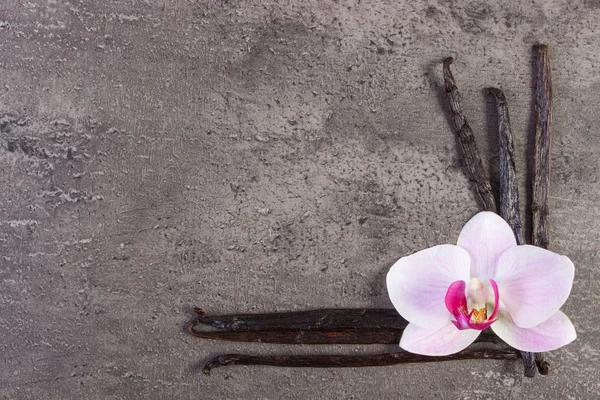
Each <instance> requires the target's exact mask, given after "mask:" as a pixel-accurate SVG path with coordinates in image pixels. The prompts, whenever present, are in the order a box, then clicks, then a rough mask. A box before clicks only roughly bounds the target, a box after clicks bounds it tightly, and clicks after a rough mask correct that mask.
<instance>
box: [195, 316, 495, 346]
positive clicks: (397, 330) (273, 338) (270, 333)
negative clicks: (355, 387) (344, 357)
mask: <svg viewBox="0 0 600 400" xmlns="http://www.w3.org/2000/svg"><path fill="white" fill-rule="evenodd" d="M196 313H197V314H198V317H197V318H196V319H195V320H193V321H192V322H190V323H189V324H188V330H189V332H190V333H191V334H192V335H194V336H196V337H200V338H203V339H213V340H225V341H232V342H261V343H277V344H398V343H399V342H400V338H401V337H402V332H403V331H404V328H405V327H406V325H408V322H407V321H406V320H405V319H403V318H402V317H401V316H400V315H398V312H397V311H396V310H394V309H385V308H384V309H324V310H309V311H298V312H287V313H285V312H284V313H271V314H236V315H215V316H209V315H206V314H205V313H204V311H203V310H202V309H199V308H198V309H196ZM477 341H478V342H487V343H496V344H499V343H502V342H501V341H500V340H498V339H497V337H496V336H494V335H492V334H490V333H489V332H484V333H483V334H482V335H480V337H479V338H478V340H477Z"/></svg>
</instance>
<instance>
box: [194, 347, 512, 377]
mask: <svg viewBox="0 0 600 400" xmlns="http://www.w3.org/2000/svg"><path fill="white" fill-rule="evenodd" d="M518 358H519V353H518V351H517V350H514V349H503V350H470V349H467V350H463V351H461V352H459V353H456V354H452V355H449V356H442V357H431V356H422V355H418V354H412V353H408V352H404V351H403V352H397V353H384V354H374V355H292V356H249V355H243V354H223V355H219V356H217V357H214V358H213V359H212V360H210V361H209V362H207V363H206V364H205V366H204V368H203V370H202V372H204V373H205V374H207V375H209V374H210V371H211V370H212V369H214V368H218V367H223V366H226V365H270V366H275V367H296V368H297V367H310V368H345V367H346V368H347V367H381V366H389V365H396V364H408V363H425V362H441V361H456V360H468V359H493V360H507V361H514V360H517V359H518Z"/></svg>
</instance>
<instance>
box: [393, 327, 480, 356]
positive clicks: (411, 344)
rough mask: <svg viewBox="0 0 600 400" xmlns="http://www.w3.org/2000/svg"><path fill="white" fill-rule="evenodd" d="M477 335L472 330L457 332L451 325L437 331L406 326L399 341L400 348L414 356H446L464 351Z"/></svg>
mask: <svg viewBox="0 0 600 400" xmlns="http://www.w3.org/2000/svg"><path fill="white" fill-rule="evenodd" d="M479 333H481V332H480V331H477V330H474V329H465V330H458V329H456V327H455V326H454V325H453V324H451V323H448V324H446V325H444V326H443V327H441V328H438V329H425V328H420V327H418V326H417V325H415V324H408V325H407V327H406V328H405V329H404V333H403V334H402V338H401V339H400V347H402V348H403V349H404V350H406V351H408V352H411V353H415V354H423V355H426V356H447V355H448V354H454V353H458V352H459V351H461V350H463V349H465V348H466V347H467V346H469V345H470V344H471V343H473V342H474V341H475V339H477V336H479Z"/></svg>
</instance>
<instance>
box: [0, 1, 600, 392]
mask: <svg viewBox="0 0 600 400" xmlns="http://www.w3.org/2000/svg"><path fill="white" fill-rule="evenodd" d="M599 17H600V2H599V1H598V0H586V1H575V2H571V1H566V0H564V1H561V0H548V1H542V0H534V1H529V2H518V1H516V0H507V1H506V2H496V1H494V2H492V1H487V2H479V1H453V2H446V1H441V0H439V1H408V0H403V1H387V2H383V1H348V2H346V1H318V0H314V1H308V0H307V1H292V0H290V1H279V2H278V1H273V2H263V1H235V0H231V1H194V0H130V1H118V0H102V1H101V0H97V1H83V0H73V1H66V0H54V1H52V0H47V1H44V0H31V1H24V0H3V1H2V2H1V3H0V79H1V80H0V83H1V85H0V117H1V119H0V130H1V138H0V141H1V145H0V168H1V174H0V182H1V185H2V191H1V192H0V251H1V257H0V267H1V268H0V285H1V289H0V338H1V340H0V346H1V347H0V352H1V354H2V357H1V362H2V364H1V366H0V396H1V397H2V398H6V399H81V398H87V399H126V398H156V399H163V398H174V399H208V398H215V399H236V398H245V399H282V398H285V399H301V398H313V399H314V398H324V399H330V398H340V399H352V398H356V399H359V398H386V399H398V398H424V399H431V398H461V399H480V398H481V399H484V398H498V399H502V398H546V399H554V398H557V399H558V398H560V399H575V398H577V399H582V398H597V396H598V393H599V391H600V383H599V380H600V373H599V371H598V367H599V361H600V351H599V350H598V347H599V346H600V337H599V328H598V326H599V323H600V319H599V318H598V315H597V314H596V310H597V307H598V306H597V304H598V301H599V300H600V295H599V294H598V293H599V292H600V284H599V282H600V276H599V274H598V265H597V264H598V261H599V255H598V251H599V246H598V239H599V236H600V234H599V232H600V220H599V219H598V216H599V213H600V206H599V200H600V197H599V196H600V182H598V179H597V178H598V169H599V163H600V161H599V157H598V151H599V150H600V141H599V137H598V126H599V125H600V112H599V111H598V110H599V108H598V103H599V101H600V95H599V94H598V92H599V90H600V74H598V66H599V63H600V42H599V39H600V29H599V28H598V20H599V19H598V18H599ZM540 41H544V42H547V43H548V44H549V45H550V49H551V57H552V73H553V83H554V100H555V103H554V109H553V113H554V114H553V115H554V142H553V149H552V162H553V171H552V188H551V193H552V197H551V247H552V249H553V250H555V251H557V252H560V253H564V254H566V255H569V256H570V257H571V258H572V260H573V261H574V263H575V265H576V268H577V272H576V279H575V285H574V290H573V294H572V296H571V298H570V299H569V300H568V302H567V304H566V305H565V306H564V308H563V310H564V311H565V312H566V313H567V314H568V315H569V316H570V317H571V318H572V320H573V322H574V324H575V326H576V327H577V330H578V334H579V338H578V340H577V341H576V342H574V343H573V344H571V345H570V346H568V347H566V348H564V349H561V350H559V351H556V352H553V353H551V354H549V355H548V358H549V359H550V361H551V362H552V364H553V366H552V372H551V375H550V376H548V377H539V376H538V377H537V378H535V379H525V378H523V377H522V367H521V366H520V365H519V364H518V363H502V362H496V361H469V362H456V363H452V364H438V365H436V364H428V365H415V366H410V367H407V366H397V367H388V368H368V369H344V370H334V369H331V370H318V369H277V368H269V367H231V368H223V369H220V370H215V371H214V373H213V375H212V376H210V377H206V376H203V375H202V374H200V373H199V370H198V366H199V365H201V363H202V362H203V361H206V360H207V359H208V358H209V357H211V356H214V355H216V354H218V353H219V352H223V351H227V352H231V351H239V352H247V353H252V354H259V353H279V354H299V353H305V352H311V353H314V352H319V353H333V352H336V353H352V354H354V353H357V352H376V351H381V350H386V349H385V346H384V347H377V346H372V347H368V346H364V347H360V346H350V347H343V346H331V347H318V348H315V347H309V346H304V347H294V346H276V345H271V346H267V345H260V344H235V343H232V344H227V343H216V342H211V341H201V340H199V339H196V338H193V337H190V336H189V335H188V334H186V332H185V331H184V329H183V327H184V324H185V323H186V322H187V321H188V320H189V319H190V318H191V317H192V313H191V310H192V307H193V306H203V307H204V308H205V309H206V310H208V311H209V312H213V313H234V312H247V311H255V312H267V311H276V310H280V311H282V310H304V309H311V308H319V307H391V304H390V302H389V300H388V298H387V295H386V291H385V288H384V276H385V273H386V272H387V269H388V268H389V266H390V265H391V264H392V263H393V262H394V261H395V260H396V259H398V258H399V257H400V256H403V255H406V254H409V253H411V252H414V251H416V250H419V249H422V248H424V247H428V246H431V245H434V244H439V243H445V242H454V241H455V240H456V237H457V234H458V232H459V230H460V228H461V226H462V224H464V223H465V222H466V221H467V219H468V218H469V217H470V216H471V215H473V214H474V213H475V212H476V211H477V206H476V203H475V201H474V199H473V196H472V194H471V192H470V191H469V188H468V182H467V180H466V179H465V177H464V175H463V173H462V169H461V166H460V159H459V158H458V156H457V151H456V148H455V143H454V139H453V135H452V132H451V130H450V126H449V123H448V119H447V114H446V103H445V98H444V97H443V93H442V92H441V91H440V79H441V66H440V61H441V59H443V58H444V57H446V56H448V55H452V56H455V57H456V58H457V62H456V63H455V65H454V74H455V77H456V78H457V80H458V83H459V86H460V88H461V90H462V94H463V97H464V108H465V110H466V113H467V115H468V116H469V117H470V121H471V123H472V126H473V128H474V130H475V132H476V134H477V139H478V141H479V145H480V149H481V151H482V154H483V155H484V156H485V157H486V167H488V170H490V169H491V168H489V166H490V164H492V163H493V161H494V154H495V145H494V144H493V143H495V137H494V123H495V118H494V116H493V103H492V102H491V99H490V98H488V96H486V94H485V93H484V91H483V89H484V88H486V87H488V86H491V85H494V86H498V87H500V88H502V89H503V90H504V91H505V93H506V95H507V98H508V100H509V105H510V111H511V117H512V122H513V128H514V132H515V136H516V137H515V145H516V149H517V167H518V169H519V171H520V176H521V178H522V183H523V185H522V186H523V189H522V192H523V193H524V192H525V176H526V173H525V171H526V163H527V161H526V160H527V157H526V154H527V153H526V151H525V150H524V149H525V145H526V144H527V134H528V133H529V132H531V124H532V119H531V108H532V105H531V104H532V103H531V69H532V46H533V45H534V44H536V43H538V42H540ZM490 139H494V140H493V141H492V140H490ZM492 172H493V169H492ZM392 349H395V346H390V347H388V348H387V350H392Z"/></svg>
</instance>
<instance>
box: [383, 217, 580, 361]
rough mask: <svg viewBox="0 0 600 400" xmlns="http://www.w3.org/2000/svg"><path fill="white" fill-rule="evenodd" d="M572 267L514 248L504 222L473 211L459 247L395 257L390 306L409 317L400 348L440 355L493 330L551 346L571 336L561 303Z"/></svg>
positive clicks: (540, 347) (517, 343)
mask: <svg viewBox="0 0 600 400" xmlns="http://www.w3.org/2000/svg"><path fill="white" fill-rule="evenodd" d="M574 273H575V269H574V267H573V263H572V262H571V260H569V259H568V258H567V257H565V256H561V255H559V254H556V253H553V252H551V251H548V250H545V249H542V248H539V247H535V246H529V245H521V246H517V243H516V240H515V236H514V234H513V231H512V230H511V228H510V226H509V225H508V224H507V223H506V221H504V220H503V219H502V218H501V217H500V216H498V215H497V214H495V213H492V212H481V213H479V214H477V215H475V216H474V217H473V218H472V219H471V220H470V221H469V222H467V224H466V225H465V226H464V227H463V229H462V231H461V232H460V235H459V237H458V243H457V245H456V246H455V245H450V244H445V245H440V246H435V247H431V248H429V249H425V250H422V251H419V252H417V253H415V254H412V255H410V256H407V257H403V258H401V259H400V260H398V261H397V262H396V263H395V264H394V265H393V266H392V268H391V269H390V271H389V272H388V275H387V288H388V293H389V296H390V299H391V301H392V303H393V304H394V307H395V308H396V310H398V312H399V313H400V315H402V317H404V318H405V319H406V320H407V321H408V322H409V324H408V326H407V327H406V329H405V330H404V333H403V335H402V339H401V340H400V347H402V348H403V349H404V350H406V351H409V352H411V353H417V354H424V355H431V356H442V355H448V354H453V353H456V352H459V351H461V350H463V349H464V348H466V347H467V346H468V345H470V344H471V343H473V341H474V340H475V339H476V338H477V336H479V334H480V333H481V331H482V330H484V329H486V328H487V327H491V328H492V330H493V331H494V332H495V333H496V335H498V337H500V338H501V339H502V340H504V341H505V342H506V343H508V344H509V345H511V346H512V347H514V348H516V349H518V350H523V351H532V352H542V351H550V350H554V349H557V348H559V347H561V346H564V345H566V344H568V343H570V342H572V341H573V340H575V338H576V336H577V335H576V333H575V328H574V327H573V324H572V323H571V321H570V320H569V318H568V317H567V316H566V315H565V314H563V313H562V312H561V311H559V308H560V307H561V306H562V305H563V304H564V303H565V301H566V300H567V297H568V296H569V293H570V292H571V286H572V285H573V276H574Z"/></svg>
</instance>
